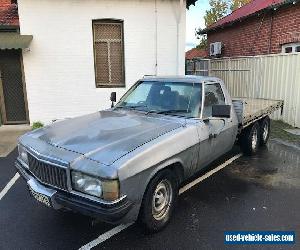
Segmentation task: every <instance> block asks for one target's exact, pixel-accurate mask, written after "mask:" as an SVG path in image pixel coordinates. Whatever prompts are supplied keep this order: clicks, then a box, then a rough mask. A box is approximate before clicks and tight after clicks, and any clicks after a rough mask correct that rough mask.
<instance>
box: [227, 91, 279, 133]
mask: <svg viewBox="0 0 300 250" xmlns="http://www.w3.org/2000/svg"><path fill="white" fill-rule="evenodd" d="M232 103H233V106H234V109H235V111H236V114H237V116H238V121H239V125H240V127H241V128H245V127H247V126H249V125H250V124H251V123H253V122H255V121H257V120H259V119H261V118H263V117H265V116H267V115H270V114H272V113H273V112H274V111H276V110H278V109H281V111H282V108H283V101H282V100H272V99H261V98H244V97H234V98H232Z"/></svg>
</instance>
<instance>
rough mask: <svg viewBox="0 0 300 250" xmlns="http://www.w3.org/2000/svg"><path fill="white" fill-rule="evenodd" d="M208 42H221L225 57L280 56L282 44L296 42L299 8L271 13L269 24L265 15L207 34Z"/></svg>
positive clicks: (298, 37) (299, 23) (283, 9)
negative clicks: (278, 54)
mask: <svg viewBox="0 0 300 250" xmlns="http://www.w3.org/2000/svg"><path fill="white" fill-rule="evenodd" d="M272 26H273V27H272ZM212 42H223V44H224V49H223V54H222V56H226V57H232V56H252V55H263V54H275V53H280V52H281V45H282V44H284V43H290V42H300V4H299V3H298V4H296V5H289V6H288V7H284V8H280V9H278V10H277V11H274V15H273V24H272V18H271V13H270V12H269V13H267V14H266V15H265V14H261V15H260V16H253V17H250V18H248V19H245V20H243V21H241V22H238V23H235V24H233V25H232V26H229V27H224V28H223V29H218V30H216V31H212V32H209V33H208V43H212Z"/></svg>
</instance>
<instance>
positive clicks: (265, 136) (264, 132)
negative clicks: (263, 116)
mask: <svg viewBox="0 0 300 250" xmlns="http://www.w3.org/2000/svg"><path fill="white" fill-rule="evenodd" d="M268 134H269V127H268V124H267V123H265V126H264V129H263V140H264V142H265V141H266V140H267V137H268Z"/></svg>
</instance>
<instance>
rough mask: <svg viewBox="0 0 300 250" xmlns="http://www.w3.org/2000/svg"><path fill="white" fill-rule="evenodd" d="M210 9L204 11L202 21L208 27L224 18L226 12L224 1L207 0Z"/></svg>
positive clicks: (226, 7) (226, 6)
mask: <svg viewBox="0 0 300 250" xmlns="http://www.w3.org/2000/svg"><path fill="white" fill-rule="evenodd" d="M209 5H210V9H209V10H207V11H205V16H204V21H205V26H206V27H208V26H210V25H212V24H213V23H215V22H216V21H218V20H219V19H220V18H222V17H223V16H225V15H226V14H227V11H228V5H227V1H226V0H209Z"/></svg>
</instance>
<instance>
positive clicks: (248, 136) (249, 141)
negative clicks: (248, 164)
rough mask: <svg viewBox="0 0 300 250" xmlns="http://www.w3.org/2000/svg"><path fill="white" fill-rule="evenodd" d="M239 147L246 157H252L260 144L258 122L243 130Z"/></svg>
mask: <svg viewBox="0 0 300 250" xmlns="http://www.w3.org/2000/svg"><path fill="white" fill-rule="evenodd" d="M239 141H240V146H241V148H242V150H243V152H244V153H245V154H247V155H253V154H255V153H256V152H257V150H258V147H259V144H260V126H259V124H258V122H255V123H254V124H253V125H251V126H249V127H248V128H246V129H244V131H243V132H242V134H241V136H240V140H239Z"/></svg>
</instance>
